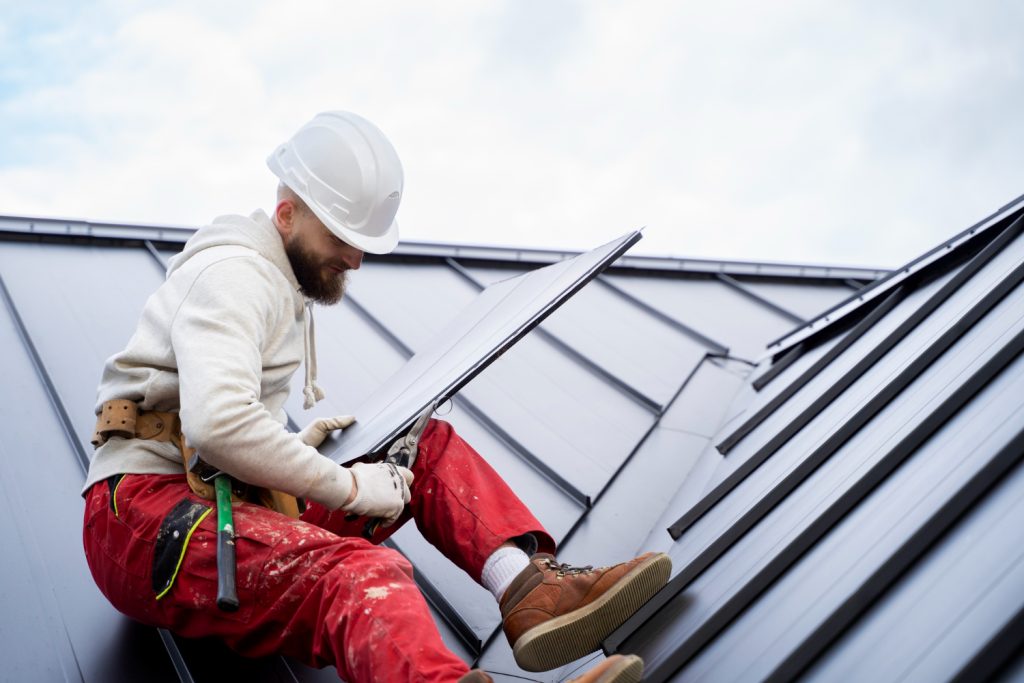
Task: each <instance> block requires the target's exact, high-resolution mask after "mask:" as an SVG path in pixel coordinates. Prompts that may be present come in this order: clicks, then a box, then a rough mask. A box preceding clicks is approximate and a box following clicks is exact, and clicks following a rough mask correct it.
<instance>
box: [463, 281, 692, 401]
mask: <svg viewBox="0 0 1024 683" xmlns="http://www.w3.org/2000/svg"><path fill="white" fill-rule="evenodd" d="M467 271H468V272H469V273H470V274H472V275H473V276H475V277H477V278H478V279H479V280H481V281H482V282H485V283H488V284H490V283H494V282H498V281H500V280H502V279H505V278H507V277H510V276H511V275H513V274H514V271H513V272H510V271H508V270H504V269H497V268H479V267H477V268H472V267H471V268H467ZM611 321H614V324H609V322H611ZM541 328H542V329H544V330H547V331H548V332H550V333H551V334H552V335H554V336H555V337H556V338H558V339H559V340H561V341H563V342H564V343H565V344H567V345H569V346H570V347H572V348H574V349H576V350H577V351H579V352H580V353H581V354H583V355H584V356H586V357H587V358H589V359H590V360H591V361H593V362H594V363H595V364H597V365H598V366H600V367H602V368H605V369H606V370H608V372H610V373H611V374H612V375H614V376H616V377H618V378H620V379H621V380H622V381H624V382H625V383H626V384H628V385H630V386H632V387H635V388H636V389H637V390H638V391H640V392H642V394H643V395H645V396H649V397H651V398H652V399H653V400H654V401H656V402H657V403H659V404H660V405H665V404H666V403H667V402H668V401H669V400H671V398H672V397H673V396H674V395H675V392H676V391H677V390H678V389H679V378H680V377H685V376H686V375H687V374H688V372H689V370H690V369H691V368H693V366H694V365H695V364H696V363H697V362H698V361H700V359H701V358H702V357H703V356H704V354H705V353H706V352H707V350H708V349H707V348H706V347H705V346H704V345H702V344H700V343H698V342H697V341H695V340H693V339H692V338H691V337H688V336H687V335H685V334H683V333H682V332H680V331H679V330H677V329H675V328H673V327H671V326H670V325H669V324H667V323H665V322H662V321H661V320H660V319H658V318H655V317H654V316H652V315H650V314H649V313H647V312H646V311H643V310H641V309H638V308H637V307H636V306H634V305H632V304H631V303H630V302H628V301H626V300H625V299H624V298H622V297H620V296H616V295H615V294H614V293H613V292H611V291H609V290H608V288H606V287H599V286H590V287H585V288H583V289H582V290H580V292H579V293H578V294H577V295H576V296H574V297H573V298H572V299H570V300H569V301H567V302H566V304H565V305H564V306H562V307H561V308H560V309H558V310H557V311H555V312H554V313H553V314H552V315H551V317H549V318H548V319H547V320H545V321H544V322H543V323H542V324H541Z"/></svg>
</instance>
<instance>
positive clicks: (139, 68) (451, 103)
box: [0, 0, 1024, 266]
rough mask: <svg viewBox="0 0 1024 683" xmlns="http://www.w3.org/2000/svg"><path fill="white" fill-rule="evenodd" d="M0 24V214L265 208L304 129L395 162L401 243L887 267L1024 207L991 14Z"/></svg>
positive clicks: (558, 12) (232, 5) (145, 6)
mask: <svg viewBox="0 0 1024 683" xmlns="http://www.w3.org/2000/svg"><path fill="white" fill-rule="evenodd" d="M36 5H38V7H36ZM0 8H2V12H0V214H8V215H10V214H15V215H36V216H52V217H62V218H63V217H69V218H85V219H92V220H110V221H123V222H142V223H157V224H184V225H196V226H197V225H201V224H203V223H205V222H207V221H208V220H209V219H211V218H212V217H214V216H216V215H219V214H223V213H248V212H249V211H250V210H252V209H253V208H257V207H262V208H266V209H271V208H272V203H273V191H274V187H275V185H276V179H275V178H274V177H273V176H272V175H271V174H270V172H269V171H268V170H267V168H266V165H265V158H266V156H267V155H268V154H269V153H270V151H271V150H272V149H273V148H274V147H275V146H276V145H277V144H278V143H279V142H281V141H282V140H284V139H286V138H287V137H289V136H290V135H291V133H292V132H293V131H294V130H295V129H297V128H298V127H299V126H300V125H302V124H303V123H304V122H305V121H306V120H308V119H309V118H311V117H312V115H313V114H314V113H316V112H318V111H322V110H326V109H349V110H351V111H355V112H358V113H360V114H362V115H364V116H366V117H367V118H370V119H371V120H373V121H374V122H376V123H377V125H379V126H380V127H381V128H382V129H383V130H384V131H385V133H386V134H387V135H388V136H389V137H390V138H391V139H392V141H393V142H394V144H395V146H396V148H397V149H398V151H399V154H400V155H401V157H402V160H403V164H404V167H405V188H406V192H405V198H404V202H403V205H402V208H401V209H400V211H399V223H400V224H401V226H402V236H403V238H404V239H411V240H426V241H441V242H458V243H473V244H497V245H514V246H528V247H538V246H539V247H555V248H575V249H582V248H588V247H591V246H595V245H596V244H598V243H601V242H603V241H607V240H608V239H611V238H613V237H615V236H618V235H620V234H622V233H623V232H626V231H627V230H630V229H633V228H635V227H639V226H647V229H646V231H645V239H644V240H643V241H642V242H641V243H640V244H639V245H637V247H635V248H634V252H633V253H649V254H659V255H672V256H691V257H704V258H721V259H749V260H766V261H789V262H809V263H821V264H848V265H868V266H895V265H898V264H899V263H901V262H904V261H907V260H909V259H911V258H913V257H914V256H916V255H918V254H920V253H921V252H923V251H925V250H926V249H928V248H929V247H931V246H934V245H935V244H937V243H939V242H940V241H942V240H943V239H945V238H947V237H949V236H951V235H952V234H953V233H955V232H956V231H958V230H960V229H962V228H964V227H967V226H968V225H969V224H971V223H973V222H975V221H976V220H978V219H980V218H982V217H983V216H985V215H987V214H988V213H990V212H992V211H993V210H995V209H997V208H999V206H1001V205H1002V204H1004V203H1006V202H1007V201H1009V200H1011V199H1013V198H1014V197H1016V196H1018V195H1020V194H1022V193H1024V163H1022V159H1021V153H1022V152H1024V107H1022V104H1024V40H1022V39H1021V36H1022V35H1024V3H1021V2H1018V1H1016V0H1013V1H1006V2H999V1H997V0H965V1H963V2H942V1H935V0H932V1H919V2H899V1H888V2H883V1H878V2H870V1H866V0H864V1H859V2H854V1H841V0H827V1H826V0H819V1H815V2H810V1H802V0H793V1H789V2H755V1H749V2H740V1H730V0H725V1H719V2H699V3H698V2H690V1H685V2H684V1H675V2H643V1H635V2H582V1H581V2H561V1H555V0H543V1H534V0H520V1H514V2H513V1H510V2H482V1H480V0H476V1H472V2H471V1H470V0H463V1H457V0H453V1H444V2H375V3H368V2H362V3H354V2H342V1H339V0H331V1H324V2H292V3H284V2H280V1H278V2H264V1H263V0H246V1H244V2H209V1H207V0H203V1H202V2H163V3H152V2H129V1H127V0H93V1H91V2H78V1H73V2H72V1H55V0H47V1H46V2H40V3H26V2H24V1H23V0H0Z"/></svg>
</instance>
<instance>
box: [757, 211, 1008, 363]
mask: <svg viewBox="0 0 1024 683" xmlns="http://www.w3.org/2000/svg"><path fill="white" fill-rule="evenodd" d="M1022 210H1024V194H1022V195H1020V196H1019V197H1017V198H1016V199H1014V200H1013V201H1011V202H1008V203H1007V204H1004V205H1003V206H1001V207H1000V208H999V209H998V210H996V211H995V212H993V213H992V214H990V215H988V216H986V217H985V218H983V219H981V220H980V221H978V222H977V223H975V224H974V225H972V226H970V227H969V228H966V229H965V230H962V231H961V232H959V233H957V234H956V235H954V236H953V237H951V238H949V239H947V240H945V241H944V242H941V243H940V244H938V245H937V246H935V247H933V248H932V249H929V250H928V251H926V252H925V253H924V254H922V255H921V256H918V257H917V258H915V259H913V260H912V261H910V262H909V263H907V264H905V265H903V266H901V267H899V268H895V269H893V270H892V271H890V272H888V273H887V274H886V275H885V277H882V278H881V279H879V280H877V281H875V282H872V283H871V284H869V285H867V286H866V287H865V288H864V289H862V290H861V291H859V292H857V293H856V294H854V295H853V296H851V297H850V298H848V299H847V300H845V301H842V302H840V303H838V304H836V305H835V306H833V307H832V308H830V309H828V310H827V311H825V312H824V313H821V314H820V315H818V317H816V318H813V319H811V320H808V321H807V323H806V324H804V325H800V326H798V327H797V328H795V329H793V330H790V331H789V332H787V333H786V334H784V335H782V336H781V337H779V338H778V339H775V340H773V341H771V342H769V343H768V345H767V347H766V348H767V354H766V355H768V356H776V355H778V354H779V353H782V352H783V351H785V350H786V349H788V348H790V347H792V346H794V345H795V344H798V343H800V342H802V341H804V340H806V339H808V338H809V337H812V336H815V335H817V334H818V333H820V332H821V331H822V330H824V329H826V328H828V327H831V326H832V325H833V324H834V323H835V322H836V321H838V320H840V319H842V318H845V317H846V316H847V315H849V314H851V313H853V312H854V311H855V310H857V309H859V308H860V307H861V306H863V305H864V304H866V303H868V302H870V301H873V300H875V299H876V298H878V297H879V296H883V295H884V294H886V293H887V292H890V291H892V289H893V288H894V287H896V286H898V285H899V284H900V283H902V282H903V281H905V280H906V279H907V278H909V277H911V276H912V275H916V274H917V273H920V272H921V271H923V270H925V269H927V268H928V267H930V266H931V265H933V264H935V263H936V262H938V261H941V260H943V259H944V258H945V257H946V256H948V255H949V254H952V253H954V252H956V251H958V250H960V249H961V248H963V247H964V246H965V245H967V244H968V243H970V242H973V241H975V240H977V239H979V238H980V237H982V236H983V235H987V234H988V232H989V230H991V229H992V228H993V227H994V226H997V225H1000V224H1001V223H1002V222H1003V221H1004V220H1005V219H1007V218H1009V217H1010V216H1012V215H1014V214H1015V213H1017V212H1020V211H1022Z"/></svg>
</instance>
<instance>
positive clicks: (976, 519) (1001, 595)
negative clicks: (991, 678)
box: [806, 465, 1024, 681]
mask: <svg viewBox="0 0 1024 683" xmlns="http://www.w3.org/2000/svg"><path fill="white" fill-rule="evenodd" d="M1022 518H1024V468H1021V467H1020V466H1019V465H1018V467H1017V468H1016V470H1015V471H1014V472H1013V473H1012V474H1011V475H1009V476H1008V477H1007V478H1006V479H1005V480H1004V481H1002V482H1000V483H999V484H997V487H996V489H995V490H994V491H992V493H991V495H990V496H989V497H988V498H987V499H986V500H983V501H981V502H980V503H979V504H978V505H977V506H976V508H975V509H973V510H972V511H971V512H970V513H969V516H968V517H967V518H966V519H964V520H963V521H962V522H961V523H959V524H958V525H957V526H956V527H955V528H954V529H953V530H952V531H951V532H950V533H949V534H948V535H947V536H946V537H945V538H943V539H942V540H941V541H940V542H939V544H938V545H937V546H936V547H935V548H934V549H933V550H931V551H930V552H929V554H928V556H927V557H925V558H924V559H923V560H922V561H921V562H920V563H919V564H918V565H917V566H915V567H914V568H913V569H912V570H911V572H910V573H909V574H907V575H906V576H904V577H902V578H901V579H900V580H899V582H898V583H897V584H896V585H894V586H893V587H892V589H890V591H889V592H887V593H886V594H885V595H884V596H883V597H882V598H880V599H879V601H878V603H877V604H875V605H873V606H872V607H871V610H870V612H868V613H867V614H866V615H865V616H864V618H863V619H862V620H860V621H858V622H857V623H856V624H855V625H854V626H853V627H852V628H851V629H850V630H849V631H848V632H847V633H845V634H843V636H842V637H841V638H840V639H839V640H838V641H837V642H836V643H835V644H834V645H832V646H831V647H830V648H829V649H828V651H827V652H826V653H825V654H824V656H823V657H822V659H821V660H820V661H819V662H817V663H816V664H815V665H813V668H811V669H810V670H809V671H808V673H807V676H806V678H807V679H808V680H819V681H835V680H843V679H844V678H845V679H846V680H850V678H849V676H850V675H851V674H852V673H853V672H856V676H857V677H859V678H861V679H863V680H872V681H887V680H893V681H895V680H907V679H908V678H911V679H916V680H941V679H945V678H947V677H949V675H950V673H951V672H959V671H961V670H963V669H964V668H965V667H966V666H967V665H968V664H969V663H970V660H971V658H972V657H973V656H974V654H975V652H976V644H977V643H979V642H981V643H985V642H989V641H990V640H991V639H992V638H994V637H995V636H996V635H997V634H998V632H999V631H1000V629H1002V628H1003V627H1004V626H1005V625H1006V624H1008V623H1009V622H1010V621H1011V620H1012V619H1013V617H1014V615H1015V613H1017V612H1018V611H1019V610H1020V608H1021V605H1020V600H1021V595H1022V592H1024V544H1021V543H1020V538H1021V536H1020V520H1021V519H1022ZM978 558H984V562H979V561H978ZM974 680H981V678H975V679H974Z"/></svg>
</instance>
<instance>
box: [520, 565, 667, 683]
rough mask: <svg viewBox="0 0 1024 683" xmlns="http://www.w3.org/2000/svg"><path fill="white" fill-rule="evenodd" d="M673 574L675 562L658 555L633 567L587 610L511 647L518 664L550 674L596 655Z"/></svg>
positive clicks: (528, 634) (538, 629) (567, 616)
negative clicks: (561, 667) (559, 667)
mask: <svg viewBox="0 0 1024 683" xmlns="http://www.w3.org/2000/svg"><path fill="white" fill-rule="evenodd" d="M671 572H672V560H670V559H669V557H668V555H666V554H664V553H659V554H657V555H655V556H654V557H652V558H650V559H648V560H647V561H646V562H644V563H643V564H640V565H638V566H636V567H634V568H633V570H632V571H630V572H629V573H628V574H626V575H625V576H623V577H622V578H621V579H619V581H618V583H617V584H616V585H615V587H614V588H612V589H610V590H608V592H606V593H605V594H604V595H602V596H601V597H600V598H598V599H597V600H595V601H594V602H592V603H591V604H589V605H587V606H586V607H580V608H579V609H576V610H573V611H572V612H569V613H568V614H563V615H562V616H560V617H555V618H554V619H551V620H549V621H546V622H544V623H543V624H540V625H538V626H534V627H533V628H532V629H530V630H529V631H527V632H526V633H524V634H523V635H521V636H520V637H519V640H517V641H516V644H515V647H513V648H512V654H513V655H514V656H515V659H516V664H518V665H519V667H520V668H522V669H524V670H526V671H548V670H550V669H554V668H555V667H558V666H563V665H565V664H568V663H569V662H572V661H575V660H577V659H579V658H580V657H582V656H584V655H586V654H589V653H591V652H593V651H594V650H596V649H597V648H598V647H599V646H600V645H601V641H603V640H604V639H605V638H607V637H608V635H609V634H610V633H611V632H612V631H614V630H615V629H617V628H618V627H619V626H621V625H622V624H623V622H625V621H626V619H628V618H629V617H631V616H633V613H634V612H636V611H637V610H638V609H640V607H641V606H643V604H644V603H645V602H647V601H648V600H650V599H651V598H652V597H654V594H655V593H657V592H658V591H659V590H661V588H662V587H663V586H664V585H665V584H666V583H667V582H668V577H669V574H670V573H671ZM641 669H642V665H641ZM612 680H619V679H612ZM621 680H623V681H627V680H630V679H627V678H623V679H621ZM637 680H639V679H637Z"/></svg>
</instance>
